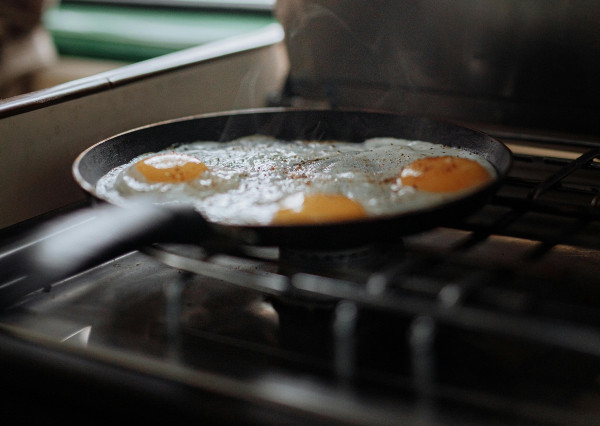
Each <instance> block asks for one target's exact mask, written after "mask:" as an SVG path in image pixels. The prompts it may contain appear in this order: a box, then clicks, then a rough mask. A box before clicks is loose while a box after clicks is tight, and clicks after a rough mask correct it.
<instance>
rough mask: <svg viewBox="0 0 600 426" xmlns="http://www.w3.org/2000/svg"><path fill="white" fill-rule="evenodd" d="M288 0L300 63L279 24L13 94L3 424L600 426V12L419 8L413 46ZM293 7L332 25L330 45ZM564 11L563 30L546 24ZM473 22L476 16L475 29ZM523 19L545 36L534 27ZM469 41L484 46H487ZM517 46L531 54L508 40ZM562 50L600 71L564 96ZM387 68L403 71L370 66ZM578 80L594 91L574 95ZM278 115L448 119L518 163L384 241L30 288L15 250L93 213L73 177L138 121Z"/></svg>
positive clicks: (282, 6) (190, 250)
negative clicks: (80, 162) (376, 112)
mask: <svg viewBox="0 0 600 426" xmlns="http://www.w3.org/2000/svg"><path fill="white" fill-rule="evenodd" d="M277 3H278V5H279V9H278V13H279V14H278V16H279V18H280V20H281V21H282V23H283V25H284V27H285V26H286V25H287V26H289V25H291V26H292V30H293V29H294V28H293V25H295V24H299V25H300V27H298V28H297V29H298V32H296V33H294V32H293V31H292V33H293V34H296V35H297V36H298V38H297V39H295V40H294V39H291V38H290V37H289V35H290V33H289V31H288V34H287V43H288V44H287V48H288V51H289V53H290V56H289V59H290V60H291V71H290V69H289V66H290V63H288V62H287V61H288V56H287V53H288V52H286V49H285V47H286V46H284V43H283V42H284V32H283V30H282V28H280V27H278V26H277V25H274V26H270V27H269V28H266V29H265V30H262V31H260V32H257V33H256V34H253V35H250V36H248V37H244V38H240V39H237V40H226V41H224V42H222V43H217V44H213V45H209V46H203V47H201V48H198V49H191V50H188V51H184V52H179V53H177V54H175V55H167V56H166V57H162V58H157V59H156V60H151V61H146V62H143V63H139V64H134V65H132V66H129V67H125V68H123V69H119V70H116V71H112V72H108V73H104V74H102V75H99V76H94V77H91V78H88V79H83V80H80V81H76V82H74V83H72V84H67V85H63V86H59V87H57V88H54V89H51V90H48V91H46V92H39V93H34V94H32V95H31V96H26V97H23V98H18V99H9V100H6V101H3V102H0V130H2V133H3V139H4V140H3V146H2V149H4V150H5V151H3V153H4V152H6V153H7V155H4V154H3V155H2V156H0V157H2V159H9V158H10V159H11V161H6V160H5V161H4V162H3V163H2V168H3V171H4V172H5V176H6V179H3V182H4V183H5V185H3V186H2V187H0V200H1V201H2V203H3V214H2V216H1V217H0V228H2V229H0V362H1V363H2V366H3V377H4V379H5V380H4V383H5V388H6V389H7V390H8V396H5V397H4V398H3V401H4V406H3V407H4V415H5V418H7V419H10V421H11V422H12V423H25V424H31V423H33V422H38V421H40V420H42V421H45V420H47V419H52V420H55V421H69V422H73V421H78V422H86V423H96V422H97V423H100V422H103V423H104V422H114V421H115V420H116V419H119V420H122V421H135V422H152V423H159V422H167V421H168V422H174V421H176V422H178V423H187V422H188V420H189V422H192V421H193V422H195V423H197V422H202V423H208V424H231V423H242V424H262V425H275V424H277V425H280V424H290V425H295V424H298V425H300V424H301V425H307V424H315V425H330V424H344V425H349V424H355V425H367V424H368V425H372V424H382V425H383V424H385V425H389V424H402V425H407V424H408V425H411V424H414V425H417V424H418V425H421V424H426V425H438V424H439V425H442V424H443V425H463V424H485V425H494V424H499V425H500V424H502V425H506V424H514V425H519V424H522V425H532V424H540V425H541V424H544V425H597V424H599V423H600V410H599V409H598V407H599V406H600V285H599V280H598V276H600V275H599V272H600V266H599V265H600V232H599V231H600V214H599V210H598V209H599V207H598V204H599V194H600V163H599V162H598V157H599V156H600V139H599V138H598V137H597V134H598V131H597V130H598V123H597V120H596V117H597V111H598V107H597V99H598V97H597V96H595V95H594V94H595V93H596V92H597V81H596V80H597V79H594V78H595V77H594V76H595V75H596V74H597V73H594V69H596V68H594V66H597V64H598V61H597V60H596V59H594V58H595V57H594V52H595V51H596V50H597V49H596V44H594V40H597V38H594V37H593V36H594V35H595V34H596V33H597V28H600V27H598V26H597V25H596V24H595V22H592V21H593V19H591V18H590V19H575V18H578V17H582V16H584V17H592V16H597V14H593V13H587V14H586V13H585V11H584V10H583V9H580V8H575V9H574V10H572V8H573V7H575V6H573V5H575V3H573V5H571V4H570V3H569V5H571V6H569V7H567V5H565V4H564V3H563V2H554V3H553V4H552V5H553V8H551V9H548V8H547V5H546V4H544V6H543V8H542V9H543V12H541V13H540V11H541V10H542V9H540V10H538V9H537V8H535V7H533V5H532V4H530V5H529V6H527V7H525V6H523V5H522V3H521V2H512V1H497V2H493V4H494V8H490V9H489V10H487V9H486V10H483V9H481V10H480V9H477V10H475V9H473V10H471V9H469V5H468V4H467V3H457V4H458V5H459V6H460V7H457V8H456V9H452V8H450V7H447V8H446V9H443V12H444V13H439V12H440V11H442V9H440V8H439V4H438V2H429V1H423V2H417V3H421V6H418V5H417V6H415V7H414V8H413V7H412V6H411V8H410V10H409V12H410V13H409V14H401V16H404V17H405V18H406V19H407V20H408V21H409V22H407V26H406V28H410V29H411V31H406V32H395V29H396V28H398V24H397V21H396V19H395V18H394V16H392V15H391V14H389V16H387V15H386V14H385V13H381V12H382V11H383V10H384V9H383V8H381V9H373V8H369V11H368V14H367V15H364V16H363V15H361V14H353V13H351V9H350V8H348V9H344V10H343V11H342V13H337V14H335V13H330V12H332V11H334V9H335V4H334V3H335V2H327V1H319V0H311V1H307V2H286V1H279V2H277ZM304 4H306V5H307V6H306V7H304ZM352 4H353V6H352V7H354V8H360V7H361V6H362V3H361V2H352ZM389 4H390V5H392V2H390V3H389ZM286 5H287V6H288V8H287V9H286ZM540 5H541V4H540ZM404 6H405V5H404V4H402V5H401V4H400V3H397V2H393V6H390V7H392V9H391V10H394V11H397V10H398V8H400V9H401V8H402V7H404ZM530 6H531V7H530ZM295 8H300V9H298V10H299V12H302V13H304V12H307V13H309V12H310V13H312V14H313V15H314V17H316V18H317V28H318V29H319V31H316V32H315V31H310V29H311V28H314V27H311V26H310V25H308V23H309V22H310V21H309V20H304V19H299V17H300V15H299V14H298V13H296V12H294V11H295V10H296V9H295ZM286 10H287V11H288V12H290V11H291V13H289V14H288V15H286ZM495 11H499V12H495ZM434 12H435V13H434ZM447 12H452V15H451V16H453V17H456V18H457V19H448V16H450V15H448V13H447ZM575 12H577V13H575ZM348 16H349V17H350V18H353V19H354V18H355V17H356V16H359V17H360V18H361V20H364V19H367V18H370V17H373V18H376V19H373V20H369V21H368V23H369V25H368V28H367V29H369V31H370V30H379V29H380V28H381V29H390V30H391V31H393V32H394V34H395V35H396V36H398V39H390V38H387V37H383V36H381V34H380V33H378V32H377V31H374V32H373V34H374V35H373V37H372V34H371V33H370V32H369V31H367V29H365V30H364V31H360V28H362V27H353V26H348V25H347V21H344V20H343V19H341V18H343V17H348ZM413 17H414V18H415V19H413ZM482 17H483V18H485V19H484V20H482V19H483V18H482ZM288 18H289V19H288ZM363 18H364V19H363ZM384 18H385V19H384ZM417 18H419V19H422V20H424V21H423V22H425V23H427V24H428V25H426V26H424V25H420V24H419V22H421V21H419V20H417ZM319 19H320V21H319ZM382 19H384V21H381V20H382ZM545 19H546V20H547V21H551V22H552V23H554V24H556V23H557V22H558V23H559V24H560V25H558V27H559V29H560V31H547V30H548V28H551V26H549V25H546V24H545V22H546V20H545ZM436 20H437V21H436ZM379 22H382V24H381V25H380V24H379ZM436 22H438V23H440V25H438V24H436ZM457 22H458V23H461V22H462V23H465V25H459V26H460V29H461V31H458V32H457V31H456V30H457V25H456V23H457ZM473 22H475V24H473V25H475V27H473V25H466V24H468V23H471V24H472V23H473ZM515 22H517V23H525V24H528V25H520V24H519V26H518V31H517V32H515V31H514V30H515V25H514V23H515ZM332 23H333V24H335V25H332ZM384 24H385V25H384ZM442 24H443V25H442ZM592 24H594V25H592ZM555 27H556V26H555ZM353 28H359V31H355V32H352V33H351V35H352V37H348V36H347V35H348V33H347V30H348V29H353ZM403 28H404V27H403ZM472 28H475V29H477V31H478V34H480V35H481V37H470V36H469V34H470V33H469V29H472ZM306 30H308V31H306ZM421 30H422V31H421ZM438 30H439V31H438ZM492 30H493V31H492ZM303 31H304V32H303ZM419 31H420V32H419ZM432 31H433V33H430V32H432ZM435 31H438V32H435ZM519 31H520V32H519ZM586 31H587V32H586ZM332 34H333V36H331V35H332ZM415 34H416V35H415ZM431 34H434V35H435V36H433V35H431ZM451 34H454V35H456V37H454V38H449V35H451ZM582 34H583V35H585V37H584V36H582ZM492 35H493V37H492ZM588 35H591V37H589V36H588ZM313 36H314V37H316V38H317V40H321V41H320V42H319V43H315V42H311V40H312V38H311V37H313ZM484 36H485V37H484ZM517 36H519V37H520V39H521V40H523V43H521V44H520V45H519V46H520V47H521V49H518V50H514V49H504V48H502V46H504V47H506V46H512V45H513V44H514V41H515V39H519V37H517ZM307 37H308V38H307ZM323 37H328V40H330V41H331V42H330V43H323V42H322V38H323ZM402 37H408V38H407V39H406V40H404V39H403V38H402ZM307 40H308V41H307ZM348 40H352V41H361V42H356V43H354V44H352V45H351V46H348V45H346V44H344V43H346V42H347V41H348ZM561 40H566V41H565V43H566V44H561V43H562V42H561V43H559V44H557V42H560V41H561ZM305 41H306V43H305ZM471 41H472V42H471ZM491 41H493V43H492V42H491ZM295 42H298V44H296V45H295V44H294V43H295ZM300 42H301V43H300ZM567 42H568V43H567ZM503 43H504V44H503ZM569 43H572V44H576V43H579V44H578V45H577V46H579V48H578V49H576V50H572V49H571V50H569V49H566V48H564V47H565V46H568V45H569ZM517 44H518V43H517ZM294 46H296V47H294ZM307 46H308V47H307ZM319 46H320V47H322V48H324V50H319V49H317V48H318V47H319ZM390 46H392V47H394V49H389V48H388V47H390ZM430 46H433V47H434V48H435V49H429V50H423V49H424V48H425V47H430ZM536 46H541V47H542V48H543V49H542V53H539V52H538V51H537V50H536V49H535V48H536ZM557 46H562V47H563V49H557ZM305 47H306V48H305ZM444 49H446V50H444ZM329 50H331V51H333V52H334V53H335V55H333V54H330V53H328V52H329ZM419 52H430V53H431V52H438V53H439V52H442V53H443V55H441V56H440V55H437V56H435V55H434V56H432V55H429V54H420V53H419ZM453 52H454V54H453ZM457 52H458V53H460V54H461V55H462V56H460V55H458V56H457V55H456V53H457ZM548 52H550V53H551V54H552V55H554V54H556V55H558V56H559V57H563V56H564V55H567V57H568V58H569V57H570V58H574V57H576V56H577V55H579V56H581V58H580V59H581V61H582V62H581V63H583V64H584V65H590V66H589V67H587V66H586V67H580V68H573V73H572V74H568V75H569V76H571V77H572V79H570V80H569V79H566V80H564V81H563V83H564V84H559V85H554V86H552V88H553V90H551V91H550V92H547V91H545V90H544V89H543V88H544V87H546V86H547V83H548V79H551V78H554V77H555V76H556V75H558V73H557V72H556V71H557V68H556V64H563V63H564V62H561V61H555V60H554V59H552V58H554V56H548V54H547V53H548ZM590 52H591V53H592V54H590ZM315 53H316V54H317V55H316V56H315V55H314V54H315ZM508 53H510V54H508ZM353 55H354V56H353ZM357 55H358V56H357ZM360 55H364V56H360ZM377 55H383V56H381V57H380V59H383V60H382V61H375V60H370V59H369V58H376V57H377ZM401 55H405V56H406V58H407V59H406V62H402V63H400V66H398V62H397V59H398V58H399V57H401ZM561 55H562V56H561ZM338 56H339V57H341V59H340V61H341V62H340V63H342V65H343V66H341V67H338V66H333V65H335V64H336V63H338V61H337V59H336V58H338ZM596 56H597V55H596ZM315 57H316V58H317V59H318V60H317V61H316V62H312V58H315ZM348 58H351V59H353V58H354V59H356V58H358V59H361V58H362V59H365V58H366V59H365V60H363V61H358V62H357V61H356V60H346V59H348ZM536 58H542V59H543V60H542V61H541V62H540V61H538V60H536ZM548 58H550V59H548ZM457 59H460V60H459V61H457ZM319 61H324V62H325V64H329V66H328V67H325V68H322V67H318V66H316V65H319V64H322V62H321V63H320V62H319ZM549 63H550V65H551V66H550V68H548V67H546V66H545V65H547V64H549ZM357 64H358V65H360V66H358V67H356V68H355V65H357ZM377 64H383V65H385V66H383V67H377V66H376V65H377ZM520 64H525V65H527V66H523V67H521V66H520ZM409 65H410V66H409ZM493 65H497V66H493ZM444 67H446V68H444ZM548 69H549V70H550V71H551V72H550V73H549V74H544V75H542V76H541V77H539V76H540V73H541V74H543V73H544V71H547V70H548ZM582 69H585V72H583V71H581V70H582ZM451 71H452V73H450V72H451ZM390 75H392V77H394V80H393V81H391V82H390V81H385V78H386V77H389V76H390ZM365 76H366V77H365ZM314 77H317V78H314ZM371 77H372V78H371ZM380 77H381V78H382V79H383V80H378V79H379V78H380ZM450 77H452V78H450ZM542 77H543V78H542ZM567 80H568V81H567ZM575 80H577V85H576V87H575V88H576V89H577V94H578V95H582V94H585V96H583V95H582V96H578V97H575V98H573V97H569V96H570V94H572V93H573V91H572V88H573V86H572V85H570V84H568V83H570V82H571V81H575ZM207 82H208V83H209V84H207ZM460 83H464V84H465V86H464V87H462V88H461V87H458V88H457V87H456V85H457V84H458V85H460ZM592 83H593V84H592ZM461 89H462V90H461ZM190 94H193V95H190ZM563 96H566V98H567V99H562V97H563ZM269 103H274V104H276V105H290V104H291V105H301V106H302V105H308V106H313V105H315V104H317V105H318V106H320V107H323V106H325V107H330V108H338V107H342V108H344V107H349V106H350V107H360V108H362V107H364V108H373V109H383V110H388V111H394V112H409V113H417V114H425V115H430V116H433V117H438V116H440V117H442V118H449V119H452V120H454V121H456V122H458V123H459V124H464V125H466V126H469V127H472V128H475V129H478V130H481V131H484V132H486V133H488V134H489V135H491V136H493V137H495V138H497V139H499V140H501V141H502V142H504V143H505V144H506V145H507V146H508V147H509V148H510V149H511V151H512V153H513V160H514V162H513V167H512V169H511V171H510V172H509V174H508V176H507V178H506V179H505V180H504V181H503V183H502V185H501V186H500V188H499V190H498V191H497V192H496V193H495V194H494V195H493V197H492V198H491V199H490V200H489V201H488V202H487V203H486V204H485V205H483V206H482V207H481V208H480V209H479V210H477V211H475V212H473V213H472V214H468V215H465V216H464V217H462V218H460V220H458V221H457V222H453V223H452V225H447V226H444V227H436V228H432V229H429V230H426V231H423V232H419V233H414V234H410V235H405V236H398V237H397V238H395V239H393V238H392V239H389V240H388V241H386V243H385V244H379V243H378V244H372V245H361V246H358V247H343V248H337V249H336V250H321V251H314V250H299V249H292V248H289V247H255V246H246V245H229V244H218V243H216V242H210V243H206V244H203V245H184V244H178V245H172V244H171V245H165V244H162V245H159V244H150V245H144V246H139V247H136V249H135V250H133V251H130V252H128V253H126V254H124V255H122V256H119V257H116V258H112V259H109V260H108V261H104V262H102V263H100V264H96V265H93V266H92V267H89V268H87V269H85V270H83V271H81V272H78V273H76V274H73V275H70V276H68V277H66V278H64V279H62V278H61V279H60V280H58V281H56V282H52V283H49V284H48V285H47V286H45V287H44V288H42V289H36V288H30V287H27V284H26V283H27V278H28V276H29V275H30V273H32V272H34V271H28V270H27V268H24V267H23V264H21V263H18V262H16V259H22V258H23V254H26V253H27V252H28V251H29V250H30V249H31V248H33V247H35V246H36V245H37V244H38V243H39V239H40V238H52V236H51V235H45V236H41V237H40V236H39V235H38V236H36V237H35V238H33V237H32V233H31V232H32V230H33V229H37V228H38V226H40V225H44V224H46V223H48V222H50V221H54V220H55V219H57V218H62V217H65V216H67V215H69V214H70V213H72V212H77V211H79V210H82V209H86V208H88V207H89V202H88V201H87V200H85V199H83V197H82V194H81V193H80V192H79V188H76V185H75V184H74V182H73V180H72V178H71V176H70V166H71V163H72V161H73V159H74V158H75V156H76V155H77V154H78V153H79V152H81V151H82V150H83V149H85V148H87V147H88V146H90V145H92V144H94V143H96V142H98V141H100V140H103V139H105V138H107V137H109V136H111V135H114V134H117V133H119V132H123V131H126V130H129V129H132V128H135V127H138V126H143V125H147V124H150V123H154V122H159V121H163V120H167V119H172V118H177V117H183V116H188V115H194V114H199V113H204V112H214V111H228V110H232V109H243V108H254V107H262V106H264V105H268V104H269ZM90 122H93V123H94V125H90ZM40 139H42V140H43V142H40ZM24 171H26V172H24ZM23 194H27V197H24V196H23ZM65 226H66V227H67V228H70V229H71V228H76V227H78V226H86V223H79V222H77V221H71V222H67V223H66V224H65ZM58 232H59V233H60V232H61V231H60V230H59V231H58ZM32 290H33V291H32Z"/></svg>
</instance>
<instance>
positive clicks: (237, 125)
mask: <svg viewBox="0 0 600 426" xmlns="http://www.w3.org/2000/svg"><path fill="white" fill-rule="evenodd" d="M257 133H260V134H265V135H270V136H274V137H277V138H280V139H283V140H294V139H316V140H325V139H335V140H343V141H351V142H362V141H364V140H365V139H367V138H372V137H377V136H392V137H398V138H405V139H415V140H423V141H428V142H433V143H439V144H445V145H450V146H454V147H460V148H466V149H468V150H470V151H473V152H476V153H478V154H479V155H481V156H482V157H484V158H486V159H487V160H488V161H489V162H490V163H491V164H492V165H493V166H494V167H495V168H496V171H497V172H498V179H496V180H495V181H494V182H491V183H490V184H489V185H487V186H485V187H483V188H481V189H479V190H478V191H477V192H475V193H472V194H470V195H468V196H466V197H463V198H461V199H458V200H455V201H452V202H448V203H445V204H442V205H439V206H436V207H432V208H429V209H421V210H418V211H414V212H408V213H402V214H398V215H393V216H387V217H376V218H370V219H364V220H357V221H352V222H344V223H327V224H322V225H300V226H272V225H270V226H219V225H212V226H210V227H209V228H211V229H212V230H213V231H215V232H221V233H225V234H228V235H236V236H238V238H240V239H241V240H242V241H241V242H244V243H251V244H256V245H276V246H293V247H299V246H301V247H315V248H317V247H318V248H324V247H330V246H349V245H357V244H363V243H365V242H368V241H374V240H382V239H389V238H398V236H399V235H403V234H407V233H413V232H418V231H421V230H423V229H427V228H431V227H434V226H438V225H441V224H447V223H448V222H449V221H450V220H451V219H453V218H456V217H458V216H461V215H464V214H467V213H468V212H470V211H472V210H473V209H474V208H476V207H478V206H479V205H481V204H482V203H483V202H485V200H486V198H487V197H488V196H489V195H490V194H491V193H492V192H493V191H494V189H495V188H496V187H497V186H498V183H499V182H500V180H501V179H502V178H503V177H504V176H505V175H506V173H507V171H508V169H509V167H510V164H511V155H510V152H509V150H508V148H506V146H504V145H503V144H502V143H500V142H499V141H497V140H495V139H493V138H491V137H489V136H487V135H485V134H483V133H480V132H477V131H474V130H470V129H466V128H463V127H458V126H455V125H452V124H449V123H442V122H439V121H433V120H428V119H424V118H418V117H411V116H405V115H398V114H389V113H376V112H364V111H358V112H357V111H337V110H336V111H330V110H318V111H314V110H311V111H306V110H290V109H265V110H252V111H242V112H235V113H222V114H210V115H202V116H197V117H191V118H184V119H179V120H174V121H169V122H164V123H159V124H155V125H151V126H148V127H143V128H140V129H135V130H132V131H129V132H126V133H122V134H120V135H117V136H115V137H112V138H109V139H107V140H105V141H103V142H100V143H98V144H96V145H94V146H92V147H91V148H89V149H87V150H86V151H84V152H83V153H82V154H81V155H80V156H79V157H78V158H77V160H76V161H75V163H74V165H73V173H74V176H75V179H76V181H77V182H78V183H79V185H80V186H81V187H82V188H83V189H85V190H86V191H87V192H89V193H90V194H91V195H93V196H94V197H96V198H98V195H97V193H96V190H95V186H96V182H97V181H98V180H99V179H100V177H102V176H103V175H104V174H106V173H107V172H108V171H110V170H111V169H113V168H114V167H116V166H119V165H121V164H124V163H127V162H129V161H130V160H131V159H133V158H134V157H136V156H138V155H140V154H143V153H147V152H154V151H159V150H162V149H165V148H167V147H169V146H170V145H173V144H180V143H181V144H182V143H188V142H193V141H198V140H217V141H228V140H232V139H235V138H238V137H242V136H248V135H252V134H257ZM196 222H197V223H198V224H200V223H201V222H203V219H202V218H201V217H200V215H198V216H197V220H196ZM204 225H205V224H204V223H202V229H203V230H204V229H206V228H205V227H204Z"/></svg>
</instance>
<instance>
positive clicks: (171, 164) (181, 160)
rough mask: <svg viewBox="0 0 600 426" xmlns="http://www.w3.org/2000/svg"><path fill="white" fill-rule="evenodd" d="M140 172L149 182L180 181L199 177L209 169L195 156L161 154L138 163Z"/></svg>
mask: <svg viewBox="0 0 600 426" xmlns="http://www.w3.org/2000/svg"><path fill="white" fill-rule="evenodd" d="M136 167H137V169H138V170H139V172H140V173H141V174H142V175H144V177H145V178H146V179H147V180H148V182H165V183H178V182H186V181H188V180H191V179H194V178H196V177H198V176H199V175H200V174H202V173H203V172H205V171H206V170H208V167H206V165H205V164H204V163H203V162H202V161H200V160H198V159H197V158H195V157H192V156H190V155H185V154H175V153H173V154H160V155H154V156H152V157H148V158H145V159H144V160H141V161H139V162H137V163H136Z"/></svg>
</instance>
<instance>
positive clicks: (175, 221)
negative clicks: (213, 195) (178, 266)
mask: <svg viewBox="0 0 600 426" xmlns="http://www.w3.org/2000/svg"><path fill="white" fill-rule="evenodd" d="M212 235H213V231H212V230H211V225H210V224H209V223H208V222H207V221H206V220H205V219H204V218H202V216H201V215H200V214H199V213H198V212H196V211H195V210H193V209H192V208H189V207H188V208H185V207H184V208H164V207H158V206H153V205H145V204H144V205H135V206H131V207H118V206H114V205H110V204H102V205H99V206H97V207H93V208H87V209H83V210H80V211H78V212H76V213H73V214H69V215H66V216H65V217H62V218H60V219H56V220H54V221H52V222H50V223H48V224H46V225H43V226H42V227H40V228H39V229H37V230H35V231H34V232H33V233H32V234H31V236H30V237H29V238H27V239H26V241H25V242H23V243H22V244H21V246H20V247H19V248H17V249H15V250H13V251H12V252H11V253H9V254H8V255H5V256H4V257H3V258H0V263H5V264H7V265H10V266H11V271H12V274H13V275H14V277H15V278H14V280H13V281H14V283H13V284H11V285H2V286H0V308H2V307H6V306H9V305H10V304H12V303H14V302H15V301H17V300H19V299H20V298H21V297H23V296H25V295H26V294H29V293H30V292H32V291H36V290H39V289H43V288H48V287H49V286H50V285H51V284H53V283H55V282H57V281H60V280H61V279H64V278H66V277H68V276H71V275H73V274H76V273H78V272H81V271H83V270H85V269H87V268H89V267H92V266H95V265H99V264H100V263H102V262H105V261H107V260H110V259H112V258H114V257H117V256H120V255H123V254H125V253H128V252H130V251H132V250H135V249H136V248H139V247H141V246H143V245H146V244H152V243H159V242H160V243H191V242H195V243H198V242H199V241H202V240H203V239H206V238H208V237H210V236H212Z"/></svg>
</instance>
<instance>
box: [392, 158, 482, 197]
mask: <svg viewBox="0 0 600 426" xmlns="http://www.w3.org/2000/svg"><path fill="white" fill-rule="evenodd" d="M490 179H491V176H490V173H489V172H488V171H487V170H486V169H485V168H484V167H483V166H481V164H479V163H477V162H476V161H473V160H470V159H468V158H461V157H449V156H447V157H427V158H422V159H420V160H417V161H414V162H413V163H411V164H409V165H408V166H406V167H405V168H404V169H403V170H402V172H400V180H401V181H402V184H403V185H407V186H413V187H415V188H416V189H419V190H422V191H430V192H452V191H459V190H461V189H467V188H471V187H474V186H478V185H481V184H483V183H486V182H488V181H489V180H490Z"/></svg>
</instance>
